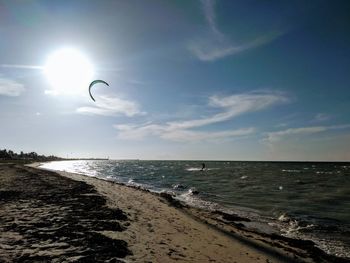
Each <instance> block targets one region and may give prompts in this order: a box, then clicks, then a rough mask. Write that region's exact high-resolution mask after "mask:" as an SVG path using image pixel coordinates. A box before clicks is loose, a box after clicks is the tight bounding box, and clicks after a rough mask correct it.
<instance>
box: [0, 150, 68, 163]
mask: <svg viewBox="0 0 350 263" xmlns="http://www.w3.org/2000/svg"><path fill="white" fill-rule="evenodd" d="M61 159H62V158H60V157H57V156H53V155H50V156H45V155H39V154H37V153H36V152H30V153H24V152H22V151H21V152H20V153H15V152H13V151H11V150H6V149H4V150H1V149H0V160H25V161H53V160H61Z"/></svg>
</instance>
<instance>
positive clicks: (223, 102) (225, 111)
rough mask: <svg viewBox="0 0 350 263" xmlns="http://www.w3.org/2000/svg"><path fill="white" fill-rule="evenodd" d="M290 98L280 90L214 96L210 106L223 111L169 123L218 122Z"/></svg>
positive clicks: (191, 125)
mask: <svg viewBox="0 0 350 263" xmlns="http://www.w3.org/2000/svg"><path fill="white" fill-rule="evenodd" d="M288 101H289V99H288V98H287V97H286V96H285V95H283V94H281V93H278V92H265V93H261V92H260V93H258V92H252V93H244V94H236V95H231V96H226V97H223V96H221V97H220V96H212V97H210V98H209V106H211V107H215V108H221V109H222V112H220V113H218V114H215V115H213V116H209V117H207V118H202V119H194V120H188V121H178V122H170V123H168V124H169V126H170V127H172V128H181V129H188V128H195V127H200V126H204V125H209V124H213V123H217V122H222V121H226V120H229V119H232V118H234V117H236V116H239V115H242V114H244V113H247V112H254V111H259V110H263V109H265V108H268V107H270V106H272V105H275V104H279V103H285V102H288Z"/></svg>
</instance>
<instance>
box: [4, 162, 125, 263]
mask: <svg viewBox="0 0 350 263" xmlns="http://www.w3.org/2000/svg"><path fill="white" fill-rule="evenodd" d="M126 220H127V216H126V215H125V214H124V213H123V211H121V210H119V209H116V210H114V209H111V208H108V207H107V206H106V200H105V199H104V198H103V197H102V196H100V195H98V194H97V192H96V190H95V189H94V188H93V187H92V186H90V185H88V184H86V183H84V182H77V181H73V180H70V179H68V178H64V177H62V176H59V175H57V174H55V173H53V172H48V171H41V170H34V169H32V168H29V167H24V166H20V165H11V164H7V165H0V262H122V261H120V260H119V259H121V258H124V257H125V256H127V255H129V254H131V252H130V251H129V249H128V246H127V243H126V242H125V241H123V240H117V239H112V238H109V237H107V236H105V235H103V234H102V233H99V231H123V230H124V229H125V225H127V224H123V223H124V222H123V221H126Z"/></svg>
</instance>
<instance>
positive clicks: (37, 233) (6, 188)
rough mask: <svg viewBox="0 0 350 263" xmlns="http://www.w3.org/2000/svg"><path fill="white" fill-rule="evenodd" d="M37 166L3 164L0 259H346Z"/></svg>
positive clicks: (222, 217) (161, 198)
mask: <svg viewBox="0 0 350 263" xmlns="http://www.w3.org/2000/svg"><path fill="white" fill-rule="evenodd" d="M36 167H37V165H32V167H28V166H23V165H18V164H0V262H346V261H345V260H342V259H340V258H335V257H333V256H328V255H327V254H325V253H323V252H322V251H321V250H319V249H317V248H316V247H315V246H314V245H313V243H312V242H307V241H297V240H291V239H288V238H283V237H279V236H277V235H263V234H259V233H257V232H254V231H252V230H248V229H246V228H245V227H244V225H243V224H242V223H241V222H242V221H244V219H243V218H239V217H235V216H234V215H227V214H222V213H219V212H217V213H209V212H206V211H201V210H198V209H194V208H190V207H187V206H183V205H182V204H180V203H179V202H177V201H175V200H173V199H172V198H171V196H169V195H166V194H163V195H159V194H154V193H151V192H148V191H145V190H141V189H135V188H133V187H128V186H124V185H120V184H116V183H113V182H109V181H105V180H100V179H96V178H93V177H88V176H84V175H79V174H71V173H65V172H59V173H56V172H52V171H47V170H43V169H38V168H36Z"/></svg>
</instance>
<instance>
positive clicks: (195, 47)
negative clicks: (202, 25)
mask: <svg viewBox="0 0 350 263" xmlns="http://www.w3.org/2000/svg"><path fill="white" fill-rule="evenodd" d="M201 4H202V8H203V13H204V17H205V19H206V21H207V23H208V26H209V28H210V31H209V33H208V35H207V36H205V37H202V38H199V39H196V40H193V41H191V42H190V43H189V45H188V49H189V50H190V51H191V52H192V53H193V54H194V55H195V56H196V57H197V58H198V59H200V60H202V61H214V60H217V59H220V58H224V57H226V56H231V55H235V54H238V53H240V52H243V51H245V50H248V49H252V48H256V47H259V46H262V45H265V44H268V43H270V42H271V41H273V40H275V39H276V38H278V37H279V36H281V35H282V34H283V32H269V33H265V34H262V35H260V36H258V37H256V38H255V39H253V40H250V41H246V42H243V43H240V44H237V43H234V42H232V41H231V40H229V39H228V38H227V37H226V36H225V35H224V34H223V33H222V32H221V31H220V30H219V29H218V27H217V24H216V16H215V1H214V0H202V1H201Z"/></svg>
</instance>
